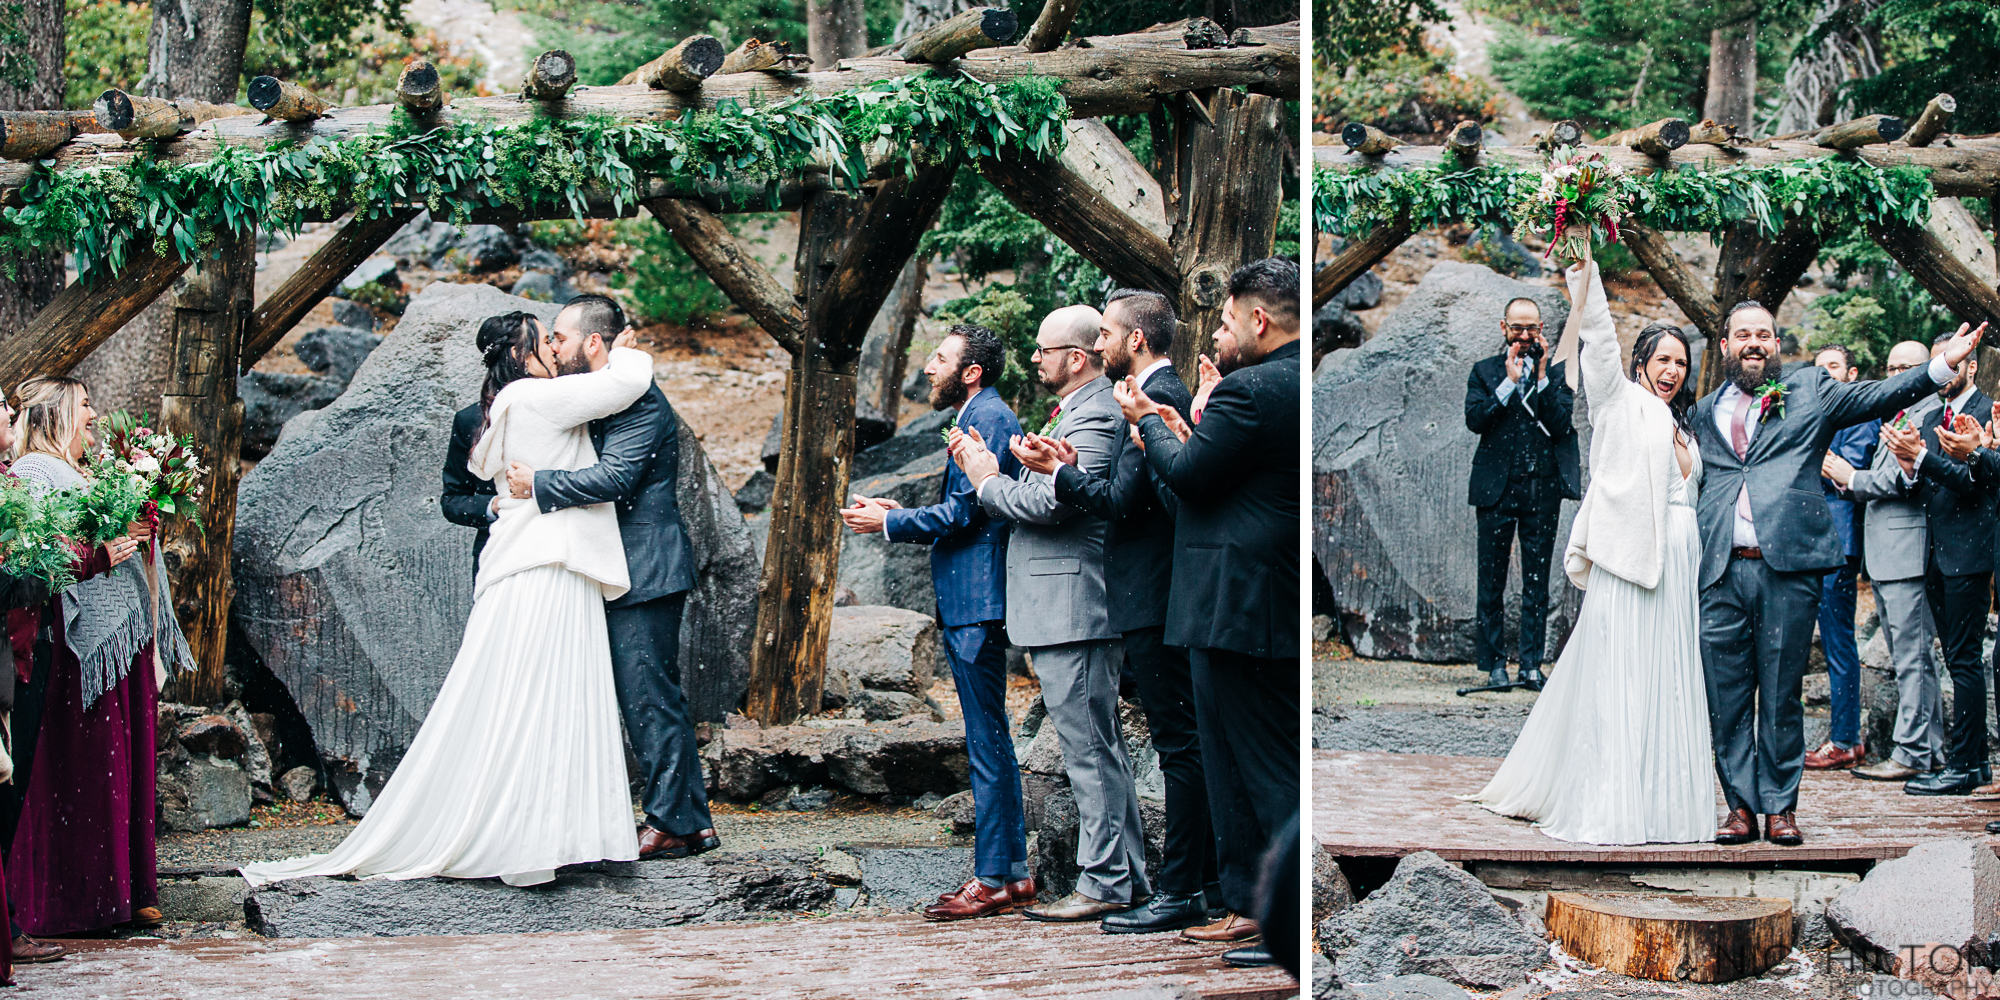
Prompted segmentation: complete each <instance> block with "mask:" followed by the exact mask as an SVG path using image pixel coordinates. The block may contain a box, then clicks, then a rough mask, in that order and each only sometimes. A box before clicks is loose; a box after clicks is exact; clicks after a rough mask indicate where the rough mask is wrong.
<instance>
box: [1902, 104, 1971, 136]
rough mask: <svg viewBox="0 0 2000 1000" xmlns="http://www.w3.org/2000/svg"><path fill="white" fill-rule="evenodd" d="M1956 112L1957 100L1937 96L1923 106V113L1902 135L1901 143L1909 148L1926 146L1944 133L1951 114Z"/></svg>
mask: <svg viewBox="0 0 2000 1000" xmlns="http://www.w3.org/2000/svg"><path fill="white" fill-rule="evenodd" d="M1957 110H1958V99H1957V98H1954V97H1952V96H1951V95H1950V94H1939V95H1937V96H1936V97H1933V98H1931V100H1930V103H1929V104H1926V105H1924V113H1923V114H1921V115H1918V116H1917V123H1916V124H1915V125H1912V126H1910V130H1909V131H1908V132H1906V133H1904V135H1903V142H1904V143H1906V144H1908V145H1911V146H1928V145H1930V144H1931V140H1933V139H1935V138H1937V137H1938V133H1940V132H1943V131H1944V127H1945V125H1946V124H1947V123H1949V122H1950V121H1951V114H1952V112H1954V111H1957Z"/></svg>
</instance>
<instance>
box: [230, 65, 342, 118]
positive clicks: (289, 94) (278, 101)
mask: <svg viewBox="0 0 2000 1000" xmlns="http://www.w3.org/2000/svg"><path fill="white" fill-rule="evenodd" d="M246 94H247V96H248V97H249V98H250V106H251V107H253V108H256V109H257V110H259V111H262V112H264V114H265V115H267V116H269V117H272V118H281V119H283V120H285V121H288V122H309V121H312V120H313V119H315V118H318V117H319V116H320V115H322V114H325V113H326V109H327V107H328V104H327V103H326V101H324V100H322V99H321V98H320V97H319V95H317V94H315V93H313V92H312V91H310V90H307V89H306V88H304V87H301V86H299V85H298V84H296V83H293V82H291V81H289V80H280V79H278V78H277V77H275V76H260V77H258V78H256V79H254V80H251V81H250V86H249V87H248V88H246Z"/></svg>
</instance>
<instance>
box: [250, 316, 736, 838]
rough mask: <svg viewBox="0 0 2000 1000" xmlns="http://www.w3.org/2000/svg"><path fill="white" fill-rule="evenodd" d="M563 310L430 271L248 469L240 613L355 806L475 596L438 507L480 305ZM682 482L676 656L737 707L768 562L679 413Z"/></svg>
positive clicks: (463, 551)
mask: <svg viewBox="0 0 2000 1000" xmlns="http://www.w3.org/2000/svg"><path fill="white" fill-rule="evenodd" d="M516 309H519V310H523V311H526V312H529V313H531V314H533V315H536V316H538V317H540V318H542V319H543V320H544V321H547V320H549V319H551V318H553V316H554V314H555V312H556V310H557V307H556V306H554V305H552V304H547V303H536V302H531V301H528V300H526V299H520V298H516V297H513V296H510V295H507V294H506V293H504V292H501V291H500V290H499V289H496V288H493V287H491V286H488V285H474V284H465V285H461V284H454V283H450V282H437V283H434V284H431V285H429V286H427V287H425V288H424V290H423V291H422V292H421V293H419V294H418V295H417V296H416V297H415V298H414V299H413V300H412V302H411V304H410V307H409V309H408V310H407V311H406V312H405V314H404V317H403V319H402V321H401V322H400V323H398V324H397V326H396V329H395V331H394V332H393V333H392V334H390V336H389V337H388V338H387V339H385V340H384V341H383V342H382V345H381V346H380V347H378V348H376V349H375V350H374V351H373V352H372V353H371V354H370V355H369V356H368V358H367V360H366V361H365V362H363V363H362V365H361V367H360V369H359V370H358V371H357V372H356V373H355V375H354V379H353V382H352V383H351V384H350V385H349V386H348V388H347V390H346V391H345V392H344V393H342V394H341V395H340V397H339V398H338V399H336V400H334V401H333V402H332V403H330V404H328V405H327V406H325V407H324V408H323V409H321V410H320V411H318V412H317V413H315V414H313V417H312V419H311V421H310V422H309V423H305V424H303V425H301V424H300V421H298V420H294V421H293V422H292V424H291V425H289V427H288V431H287V433H286V434H285V435H284V436H283V437H282V438H281V439H280V440H279V442H278V444H277V445H276V446H275V447H273V448H272V450H271V453H270V454H269V456H267V457H266V458H265V459H264V460H263V461H262V462H260V463H259V464H258V465H257V467H256V468H255V469H253V470H251V471H250V473H249V474H248V475H246V476H244V478H243V482H242V485H241V487H240V491H239V494H238V498H237V520H236V538H235V566H234V569H235V573H236V582H237V588H236V595H237V596H236V600H235V602H234V604H233V607H232V612H233V615H234V617H233V619H232V626H233V628H234V629H235V630H236V631H237V633H238V634H240V635H242V636H244V638H245V639H246V640H247V641H248V643H249V645H250V646H251V648H252V649H253V650H254V651H255V652H256V654H257V655H258V656H259V657H261V658H262V660H263V662H264V664H265V665H266V666H267V667H268V668H269V669H270V670H271V672H272V674H273V675H274V676H276V677H277V678H278V680H279V681H280V682H282V683H283V684H284V685H285V686H286V688H287V690H288V691H289V692H290V693H291V695H292V698H293V700H294V701H295V702H296V703H297V705H298V707H299V711H300V713H301V714H302V715H303V716H304V717H305V720H306V722H307V724H308V725H309V726H310V727H311V729H312V735H313V742H314V744H315V745H316V746H317V748H318V750H319V752H320V755H321V760H322V763H323V764H324V765H325V769H326V774H327V778H328V781H329V783H330V784H331V786H332V789H333V790H334V791H335V793H336V794H338V795H340V796H341V798H342V801H343V802H344V803H345V804H346V805H347V807H348V808H349V810H350V811H352V812H354V813H356V814H362V813H365V812H366V811H367V807H368V804H369V802H370V801H372V796H373V794H374V793H375V792H376V791H379V790H380V788H381V785H382V783H383V782H384V781H386V780H387V778H388V775H389V773H390V772H391V771H392V770H393V769H394V767H395V764H396V763H397V762H398V761H399V760H400V759H401V757H402V753H403V751H404V749H405V748H407V747H408V745H409V741H410V739H411V737H412V736H414V735H415V733H416V730H417V727H418V725H419V724H421V723H422V721H423V717H424V713H425V712H427V711H428V710H429V708H430V704H431V700H432V699H433V698H434V697H436V694H437V690H438V687H439V686H440V685H441V684H442V683H443V682H444V676H445V673H446V672H447V671H448V670H449V669H450V667H451V662H452V659H453V657H454V655H455V654H456V652H457V649H458V646H459V642H460V639H461V637H462V633H463V632H464V628H465V619H466V615H467V613H468V612H469V611H470V609H471V604H472V545H471V542H472V534H471V532H470V531H468V530H467V529H465V528H462V527H459V526H457V525H454V524H451V523H450V522H448V521H446V520H444V518H443V517H442V516H441V515H440V514H439V513H438V503H437V490H438V481H439V470H440V468H441V467H442V465H443V462H444V454H445V449H446V447H447V446H448V444H449V443H450V437H451V422H452V417H453V414H454V413H456V411H457V410H458V409H459V408H460V407H462V406H464V405H466V404H468V403H470V402H472V401H473V400H474V399H476V398H477V394H478V389H479V383H480V380H481V378H482V377H483V374H484V373H483V369H482V368H481V367H480V365H479V354H478V352H477V351H476V350H475V349H474V347H473V340H474V334H475V332H476V330H477V328H478V325H479V322H480V321H481V319H483V318H484V317H487V316H492V315H495V314H497V313H504V312H510V311H513V310H516ZM680 446H681V464H680V471H681V476H680V482H679V496H680V505H681V513H682V518H683V521H684V522H685V523H686V525H687V529H688V534H689V537H690V539H691V541H692V543H693V549H694V554H695V560H696V566H697V579H696V586H695V589H694V591H693V593H692V594H690V596H689V600H688V605H687V611H686V614H685V617H684V618H683V619H682V623H681V650H680V668H681V672H682V676H683V686H684V687H685V689H686V691H687V694H688V699H689V702H690V705H691V707H692V709H693V711H694V713H695V717H696V718H697V719H706V720H717V719H720V718H721V717H722V715H723V713H724V712H727V711H729V710H730V709H732V708H734V707H736V706H737V704H738V703H739V702H740V700H741V698H742V695H743V691H744V690H745V688H746V686H747V684H748V678H749V647H750V639H751V633H752V630H753V629H752V624H753V623H754V621H755V615H756V594H757V575H758V574H757V566H756V563H755V561H754V556H753V554H752V550H751V545H750V539H749V535H748V532H747V531H746V530H745V528H744V525H743V517H742V514H741V513H740V512H738V511H737V509H736V505H735V502H734V501H733V500H732V499H731V497H730V496H729V492H728V490H726V489H724V488H723V487H722V484H721V479H720V477H719V476H718V475H717V474H716V472H715V469H714V467H713V466H712V465H711V464H710V463H709V461H708V459H707V457H706V455H705V454H704V453H703V452H702V450H701V446H700V443H699V442H698V441H697V440H696V439H695V437H694V435H693V432H692V431H690V430H689V429H688V427H687V425H686V423H684V422H683V423H682V425H681V439H680Z"/></svg>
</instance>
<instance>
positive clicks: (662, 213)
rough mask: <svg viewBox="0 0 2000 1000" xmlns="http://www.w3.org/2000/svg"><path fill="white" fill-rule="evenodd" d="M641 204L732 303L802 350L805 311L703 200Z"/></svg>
mask: <svg viewBox="0 0 2000 1000" xmlns="http://www.w3.org/2000/svg"><path fill="white" fill-rule="evenodd" d="M643 204H644V205H645V206H646V209H647V210H648V211H650V212H652V213H653V218H655V219H658V220H659V222H660V225H662V226H665V227H666V229H667V232H668V233H670V234H672V236H673V238H674V242H676V243H678V244H680V246H681V249H682V250H685V251H687V254H688V256H690V257H692V258H694V262H695V263H696V264H699V265H701V269H702V271H703V272H704V273H706V274H707V275H708V277H709V280H710V281H713V282H715V286H716V287H717V288H720V289H722V291H723V294H725V295H727V296H729V301H731V302H734V303H735V304H736V307H737V308H738V309H741V310H743V311H744V313H746V314H748V315H749V317H750V318H751V319H753V320H756V321H757V325H758V326H761V327H763V328H764V332H765V333H768V334H770V335H771V339H772V340H775V341H777V342H778V346H780V347H783V348H784V349H785V350H786V351H787V352H789V353H794V354H796V353H797V352H798V350H799V344H800V342H801V341H802V340H803V339H804V337H805V326H806V316H805V311H804V310H802V309H800V308H799V304H798V301H797V299H796V298H795V297H794V296H793V295H792V293H791V292H788V291H786V290H785V286H783V285H781V284H778V279H777V278H774V277H772V276H771V272H769V271H766V270H765V269H764V265H763V264H761V263H759V262H758V261H757V260H756V259H755V258H753V257H751V256H750V255H749V254H747V253H745V252H743V247H742V245H741V244H739V243H737V242H736V237H735V235H734V234H732V233H731V232H730V231H729V227H728V226H726V225H724V224H723V222H722V220H721V219H719V218H717V217H716V216H715V215H714V213H712V212H710V211H709V210H708V209H707V208H706V207H704V206H703V205H702V204H701V203H699V202H695V201H690V200H686V199H682V198H654V199H652V200H649V201H646V202H643Z"/></svg>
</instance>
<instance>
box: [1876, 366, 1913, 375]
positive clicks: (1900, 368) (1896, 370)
mask: <svg viewBox="0 0 2000 1000" xmlns="http://www.w3.org/2000/svg"><path fill="white" fill-rule="evenodd" d="M1915 367H1916V365H1890V366H1888V367H1887V368H1884V369H1882V370H1883V372H1885V373H1887V374H1890V375H1896V374H1900V373H1902V372H1906V371H1909V370H1910V369H1912V368H1915Z"/></svg>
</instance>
